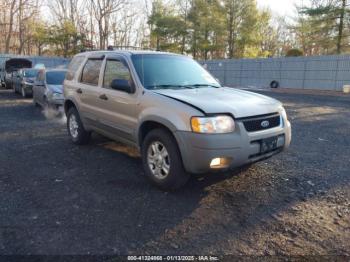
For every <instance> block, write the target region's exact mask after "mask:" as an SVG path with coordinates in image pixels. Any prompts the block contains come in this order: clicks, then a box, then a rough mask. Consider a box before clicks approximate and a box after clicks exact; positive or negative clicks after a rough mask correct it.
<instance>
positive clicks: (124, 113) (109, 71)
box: [99, 55, 139, 142]
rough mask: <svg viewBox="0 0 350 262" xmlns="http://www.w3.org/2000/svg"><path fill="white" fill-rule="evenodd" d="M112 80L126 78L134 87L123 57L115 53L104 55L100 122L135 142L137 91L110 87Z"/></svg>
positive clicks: (122, 136) (118, 134) (117, 134)
mask: <svg viewBox="0 0 350 262" xmlns="http://www.w3.org/2000/svg"><path fill="white" fill-rule="evenodd" d="M113 80H127V81H128V82H129V84H130V86H133V87H134V81H133V77H132V74H131V72H130V69H129V66H128V64H127V62H126V60H125V58H123V57H121V56H116V55H110V56H107V57H106V60H105V63H104V72H103V77H102V83H101V85H102V88H101V90H100V95H99V99H100V103H99V104H100V108H101V114H100V115H99V120H100V123H101V124H102V125H103V126H105V128H107V129H108V131H109V132H113V133H114V134H115V135H116V136H118V137H120V138H122V139H124V140H127V141H130V142H135V138H134V130H135V129H136V127H137V105H138V103H139V97H138V95H139V92H138V90H137V89H136V88H134V90H135V91H134V92H132V93H128V92H125V91H120V90H115V89H112V87H111V84H112V81H113Z"/></svg>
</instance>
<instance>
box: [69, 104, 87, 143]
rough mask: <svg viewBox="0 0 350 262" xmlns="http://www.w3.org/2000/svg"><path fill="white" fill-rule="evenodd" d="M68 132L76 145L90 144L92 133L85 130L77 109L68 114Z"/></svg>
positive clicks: (72, 109)
mask: <svg viewBox="0 0 350 262" xmlns="http://www.w3.org/2000/svg"><path fill="white" fill-rule="evenodd" d="M67 130H68V134H69V135H70V137H71V139H72V142H73V143H74V144H76V145H85V144H87V143H89V140H90V136H91V133H90V132H88V131H86V130H85V128H84V126H83V123H82V122H81V119H80V116H79V113H78V111H77V109H76V108H71V109H69V111H68V113H67Z"/></svg>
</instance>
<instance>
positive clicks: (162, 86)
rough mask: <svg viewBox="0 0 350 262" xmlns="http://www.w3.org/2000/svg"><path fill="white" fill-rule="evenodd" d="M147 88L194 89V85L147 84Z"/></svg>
mask: <svg viewBox="0 0 350 262" xmlns="http://www.w3.org/2000/svg"><path fill="white" fill-rule="evenodd" d="M146 88H147V89H158V88H160V89H163V88H164V89H168V88H169V89H172V88H186V89H192V86H188V85H153V86H146Z"/></svg>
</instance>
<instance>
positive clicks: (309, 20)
mask: <svg viewBox="0 0 350 262" xmlns="http://www.w3.org/2000/svg"><path fill="white" fill-rule="evenodd" d="M295 8H296V10H297V12H296V15H295V17H289V18H286V17H280V16H277V15H275V14H272V13H271V11H269V10H268V9H259V8H258V7H257V3H256V1H255V0H167V1H166V0H154V1H151V0H144V1H142V0H129V1H128V0H47V1H46V2H44V1H40V0H0V53H12V54H22V55H48V56H52V55H56V56H64V57H71V56H73V55H74V54H76V53H78V52H80V51H81V50H90V49H106V48H107V46H109V45H113V46H137V47H142V48H145V49H148V48H151V49H157V50H162V51H171V52H176V53H183V54H188V55H192V56H193V57H194V58H195V59H199V60H207V59H223V58H264V57H281V56H302V55H304V56H312V55H331V54H346V53H349V52H350V47H349V40H350V38H349V37H350V29H349V24H350V16H349V14H350V8H349V3H348V0H311V2H310V3H308V4H307V5H305V6H303V5H302V2H301V3H300V5H297V6H296V7H295Z"/></svg>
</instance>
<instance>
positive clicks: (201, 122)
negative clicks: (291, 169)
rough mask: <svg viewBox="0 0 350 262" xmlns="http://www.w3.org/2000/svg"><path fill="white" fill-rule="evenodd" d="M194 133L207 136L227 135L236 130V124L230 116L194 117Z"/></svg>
mask: <svg viewBox="0 0 350 262" xmlns="http://www.w3.org/2000/svg"><path fill="white" fill-rule="evenodd" d="M191 126H192V131H193V132H195V133H206V134H225V133H231V132H233V131H234V130H235V122H234V120H233V119H232V117H230V116H214V117H192V119H191Z"/></svg>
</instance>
